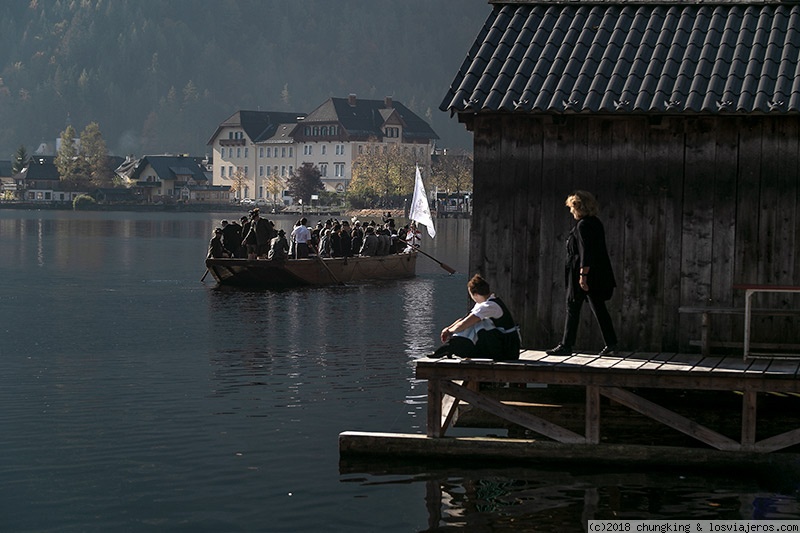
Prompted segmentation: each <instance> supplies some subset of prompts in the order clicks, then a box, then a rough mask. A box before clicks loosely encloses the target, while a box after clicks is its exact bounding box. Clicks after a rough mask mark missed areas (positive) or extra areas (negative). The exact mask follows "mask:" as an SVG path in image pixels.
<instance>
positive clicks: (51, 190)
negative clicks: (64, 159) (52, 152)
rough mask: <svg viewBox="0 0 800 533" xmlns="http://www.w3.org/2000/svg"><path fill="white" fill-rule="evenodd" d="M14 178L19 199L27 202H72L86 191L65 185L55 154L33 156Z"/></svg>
mask: <svg viewBox="0 0 800 533" xmlns="http://www.w3.org/2000/svg"><path fill="white" fill-rule="evenodd" d="M13 178H14V181H15V182H16V187H17V191H18V194H19V199H20V200H23V201H26V202H35V203H51V202H72V201H73V200H74V199H75V198H76V197H77V196H79V195H81V194H84V193H85V192H86V191H77V190H69V189H68V188H67V187H64V186H63V184H62V182H61V175H60V174H59V172H58V168H57V167H56V164H55V157H54V156H48V155H34V156H31V157H30V158H29V159H28V161H27V163H25V166H24V167H23V169H22V171H20V172H19V173H18V174H16V175H15V176H13Z"/></svg>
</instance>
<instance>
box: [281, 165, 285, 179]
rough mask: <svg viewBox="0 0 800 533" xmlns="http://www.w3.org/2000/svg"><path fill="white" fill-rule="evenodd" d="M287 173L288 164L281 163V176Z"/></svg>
mask: <svg viewBox="0 0 800 533" xmlns="http://www.w3.org/2000/svg"><path fill="white" fill-rule="evenodd" d="M285 175H286V165H281V176H285Z"/></svg>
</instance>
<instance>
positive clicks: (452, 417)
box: [441, 380, 464, 435]
mask: <svg viewBox="0 0 800 533" xmlns="http://www.w3.org/2000/svg"><path fill="white" fill-rule="evenodd" d="M455 383H458V384H459V385H461V384H463V383H464V382H463V381H461V380H459V381H456V382H455ZM458 403H459V401H458V398H454V397H453V396H450V395H449V394H445V395H442V420H441V428H442V435H444V434H445V433H446V432H447V428H449V427H450V426H451V425H452V424H455V423H456V419H457V418H458V416H457V415H458Z"/></svg>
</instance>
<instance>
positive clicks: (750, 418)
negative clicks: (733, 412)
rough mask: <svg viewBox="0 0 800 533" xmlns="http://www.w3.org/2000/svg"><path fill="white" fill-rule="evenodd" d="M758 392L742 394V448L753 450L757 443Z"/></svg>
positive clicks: (749, 391)
mask: <svg viewBox="0 0 800 533" xmlns="http://www.w3.org/2000/svg"><path fill="white" fill-rule="evenodd" d="M756 410H757V393H756V392H755V391H752V390H746V391H744V395H743V396H742V450H746V451H751V450H753V448H754V446H755V443H756Z"/></svg>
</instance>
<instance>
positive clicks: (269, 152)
mask: <svg viewBox="0 0 800 533" xmlns="http://www.w3.org/2000/svg"><path fill="white" fill-rule="evenodd" d="M267 157H272V148H267Z"/></svg>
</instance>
